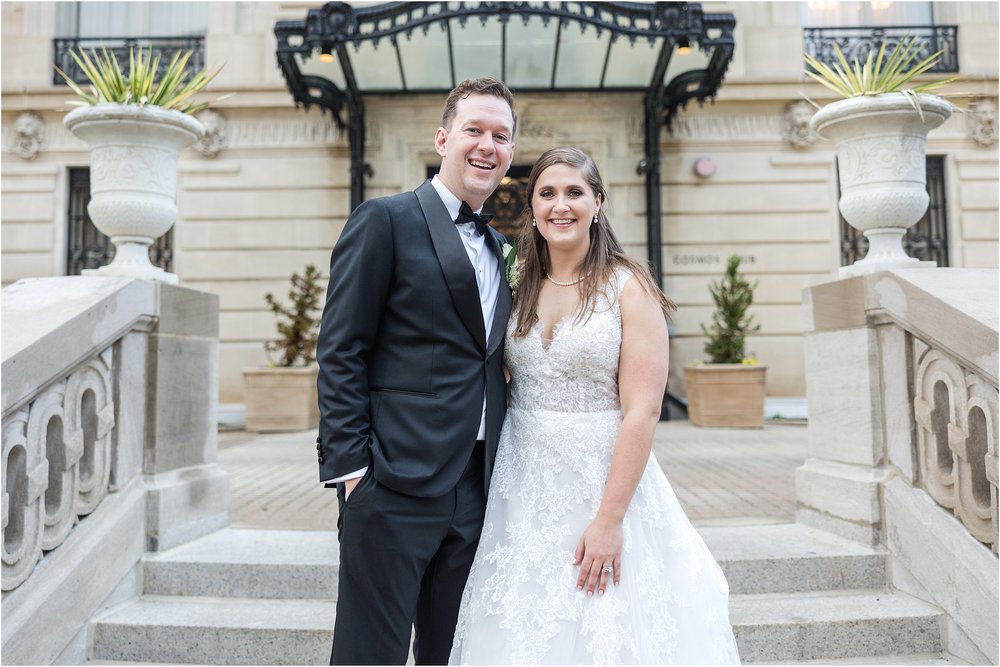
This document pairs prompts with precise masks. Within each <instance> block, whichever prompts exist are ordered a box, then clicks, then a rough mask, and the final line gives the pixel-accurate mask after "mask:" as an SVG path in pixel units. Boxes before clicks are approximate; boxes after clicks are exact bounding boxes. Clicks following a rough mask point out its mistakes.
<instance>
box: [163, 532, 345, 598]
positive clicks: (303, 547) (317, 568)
mask: <svg viewBox="0 0 1000 667" xmlns="http://www.w3.org/2000/svg"><path fill="white" fill-rule="evenodd" d="M339 554H340V547H339V544H338V542H337V533H336V532H320V531H317V532H309V531H297V530H237V529H229V528H227V529H225V530H220V531H218V532H216V533H212V534H211V535H207V536H205V537H203V538H201V539H198V540H194V541H193V542H190V543H188V544H185V545H183V546H180V547H177V548H175V549H171V550H169V551H166V552H163V553H160V554H155V555H151V556H147V557H146V558H145V559H144V560H143V589H144V591H145V593H146V594H147V595H192V596H196V597H206V596H207V597H232V598H273V599H295V598H301V599H320V600H322V599H325V600H335V599H336V597H337V577H338V574H339V571H340V568H339V563H340V556H339Z"/></svg>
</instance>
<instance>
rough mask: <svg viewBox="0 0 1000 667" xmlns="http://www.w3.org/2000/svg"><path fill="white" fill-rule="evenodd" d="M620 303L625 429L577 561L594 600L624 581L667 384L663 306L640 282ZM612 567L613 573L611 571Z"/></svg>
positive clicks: (633, 282)
mask: <svg viewBox="0 0 1000 667" xmlns="http://www.w3.org/2000/svg"><path fill="white" fill-rule="evenodd" d="M619 303H620V305H621V313H622V347H621V356H620V358H619V362H618V393H619V396H620V398H621V404H622V425H621V429H620V430H619V431H618V438H617V439H616V441H615V450H614V455H613V456H612V458H611V471H610V472H609V473H608V481H607V484H606V485H605V487H604V496H603V497H602V499H601V506H600V509H599V510H598V512H597V516H596V517H594V520H593V521H591V523H590V525H589V526H588V527H587V529H586V530H585V531H584V533H583V537H581V538H580V543H579V545H578V546H577V549H576V560H575V562H576V563H577V564H579V565H580V572H579V575H578V577H577V582H576V584H577V588H578V589H583V588H586V590H587V595H588V596H589V595H592V594H593V593H594V591H595V590H596V591H597V592H598V594H603V593H604V590H605V588H606V587H607V583H608V580H609V578H611V577H609V574H610V575H613V580H614V583H615V584H618V582H619V581H621V550H622V521H623V520H624V518H625V510H627V509H628V505H629V503H630V502H631V501H632V496H633V495H634V494H635V489H636V487H637V486H638V485H639V480H640V479H641V478H642V473H643V470H645V468H646V462H647V461H648V460H649V451H650V449H651V448H652V446H653V433H654V431H655V430H656V423H657V421H659V418H660V406H661V404H662V402H663V391H664V389H665V388H666V385H667V367H668V360H669V353H668V340H667V323H666V320H665V318H664V317H663V312H662V311H661V310H660V306H659V304H658V303H657V301H656V300H655V299H654V298H653V297H652V296H650V295H649V294H648V293H647V292H646V291H645V290H644V289H643V287H642V285H641V284H640V283H639V282H638V281H637V280H629V281H628V283H626V285H625V287H624V288H623V289H622V293H621V295H620V297H619ZM607 566H611V567H612V569H613V572H611V573H609V572H606V571H605V570H604V568H605V567H607Z"/></svg>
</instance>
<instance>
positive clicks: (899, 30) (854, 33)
mask: <svg viewBox="0 0 1000 667" xmlns="http://www.w3.org/2000/svg"><path fill="white" fill-rule="evenodd" d="M802 32H803V38H804V42H805V50H806V53H808V54H809V55H810V56H812V57H813V58H816V59H817V60H819V61H820V62H823V63H826V64H828V65H832V64H833V63H836V62H839V61H838V60H837V55H836V53H835V52H834V50H833V46H834V44H836V45H837V46H839V47H840V50H841V51H843V53H844V56H845V57H846V58H847V61H848V62H853V61H854V59H855V58H857V59H858V61H859V62H862V63H863V62H864V61H865V58H867V57H868V53H869V51H874V52H875V53H876V54H878V49H879V47H880V46H881V45H882V39H883V38H884V39H886V42H887V45H886V52H887V53H888V52H889V51H891V49H892V48H893V47H895V46H896V45H897V44H899V42H900V41H901V40H902V39H903V38H904V37H906V36H908V35H909V36H916V37H919V38H921V39H923V40H925V41H926V42H927V44H926V46H925V47H924V49H923V51H922V52H921V53H920V55H919V56H917V58H915V59H914V62H919V61H920V60H922V59H923V58H926V57H927V56H929V55H931V54H932V53H936V52H937V51H941V50H943V53H942V54H941V60H940V61H939V62H938V63H937V65H935V66H934V67H933V68H931V69H930V70H928V71H929V72H957V71H958V26H956V25H932V26H912V25H911V26H905V25H900V26H879V27H845V28H803V30H802Z"/></svg>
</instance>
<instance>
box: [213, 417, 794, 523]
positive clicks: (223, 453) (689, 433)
mask: <svg viewBox="0 0 1000 667" xmlns="http://www.w3.org/2000/svg"><path fill="white" fill-rule="evenodd" d="M315 442H316V434H315V431H303V432H299V433H280V434H255V433H248V432H246V431H223V432H220V433H219V464H220V465H221V466H222V468H223V469H224V470H225V471H226V472H228V473H229V475H230V489H231V493H232V502H231V510H232V526H233V527H234V528H281V529H285V530H335V529H336V526H337V498H336V493H335V492H334V491H333V490H332V489H324V488H323V487H322V486H320V484H319V483H318V481H317V478H318V471H317V467H316V444H315ZM653 451H654V452H655V453H656V458H657V460H658V461H659V462H660V465H661V466H662V467H663V470H664V472H666V474H667V478H668V479H669V480H670V482H671V484H672V485H673V488H674V491H675V492H676V493H677V497H678V499H679V500H680V502H681V504H682V505H683V506H684V509H685V511H686V512H687V514H688V516H689V517H690V518H691V520H692V522H694V523H695V524H697V525H731V524H741V523H747V524H750V523H785V522H791V521H794V520H795V519H794V513H795V481H794V480H795V468H797V467H798V466H800V465H802V462H803V461H804V459H805V456H806V428H805V426H804V425H802V424H794V423H789V424H782V423H772V424H768V425H767V426H765V427H764V428H763V429H708V428H699V427H697V426H692V425H691V423H690V422H686V421H671V422H661V423H660V424H659V426H658V427H657V429H656V436H655V439H654V442H653Z"/></svg>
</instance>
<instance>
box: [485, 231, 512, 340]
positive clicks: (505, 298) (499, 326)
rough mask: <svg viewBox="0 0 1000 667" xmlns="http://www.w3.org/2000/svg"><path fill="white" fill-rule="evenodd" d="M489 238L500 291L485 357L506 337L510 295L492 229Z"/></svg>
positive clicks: (505, 273) (497, 238)
mask: <svg viewBox="0 0 1000 667" xmlns="http://www.w3.org/2000/svg"><path fill="white" fill-rule="evenodd" d="M488 233H489V235H490V238H489V239H487V243H488V244H489V246H490V247H491V248H492V249H493V254H494V255H495V256H496V258H497V266H499V267H500V289H499V291H498V292H497V305H496V308H495V309H494V310H493V326H492V327H491V328H490V340H489V343H488V344H487V346H486V356H489V355H491V354H493V351H494V350H496V349H497V346H498V345H499V344H500V341H502V340H503V337H504V336H505V335H507V320H508V319H509V318H510V309H511V295H510V285H508V284H507V268H506V266H505V264H504V260H503V252H501V249H500V238H499V236H498V235H497V233H496V232H494V231H493V230H492V229H490V230H488Z"/></svg>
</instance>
